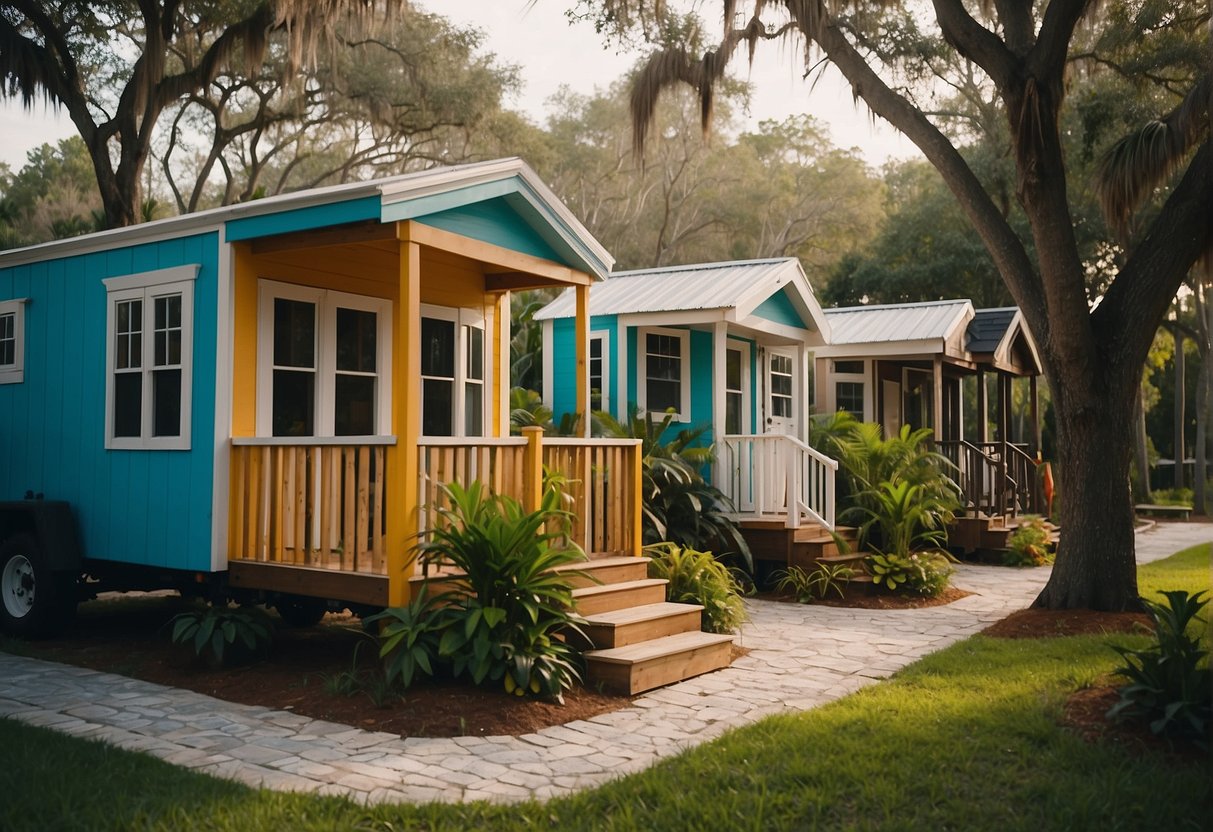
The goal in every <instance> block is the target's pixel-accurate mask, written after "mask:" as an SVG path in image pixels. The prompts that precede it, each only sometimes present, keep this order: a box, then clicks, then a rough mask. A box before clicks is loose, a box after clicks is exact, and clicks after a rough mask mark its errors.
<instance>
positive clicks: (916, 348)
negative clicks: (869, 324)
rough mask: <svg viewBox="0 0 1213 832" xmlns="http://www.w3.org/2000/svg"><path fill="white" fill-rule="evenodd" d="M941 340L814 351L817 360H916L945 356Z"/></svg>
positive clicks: (827, 346) (832, 345)
mask: <svg viewBox="0 0 1213 832" xmlns="http://www.w3.org/2000/svg"><path fill="white" fill-rule="evenodd" d="M945 347H946V343H945V342H944V340H943V339H942V338H924V339H922V340H917V341H877V342H875V343H869V344H829V345H826V346H823V347H819V348H818V349H816V350H814V354H815V355H816V356H817V357H818V358H843V359H846V358H886V359H899V360H900V359H905V360H916V359H919V358H933V357H934V356H936V355H942V354H945Z"/></svg>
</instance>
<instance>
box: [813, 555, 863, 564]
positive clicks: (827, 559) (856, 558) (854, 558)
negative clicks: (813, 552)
mask: <svg viewBox="0 0 1213 832" xmlns="http://www.w3.org/2000/svg"><path fill="white" fill-rule="evenodd" d="M867 556H868V555H867V553H866V552H853V553H851V554H849V555H822V556H821V557H819V558H818V559H817V562H818V563H857V562H860V561H862V560H864V558H866V557H867Z"/></svg>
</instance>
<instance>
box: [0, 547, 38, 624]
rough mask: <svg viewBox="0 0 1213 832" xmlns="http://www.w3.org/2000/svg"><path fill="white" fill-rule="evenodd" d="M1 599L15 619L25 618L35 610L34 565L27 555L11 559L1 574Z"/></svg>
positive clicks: (6, 610) (5, 608)
mask: <svg viewBox="0 0 1213 832" xmlns="http://www.w3.org/2000/svg"><path fill="white" fill-rule="evenodd" d="M0 597H3V599H4V610H5V612H7V613H8V614H9V615H10V616H12V617H13V618H24V617H25V616H27V615H29V612H30V610H32V609H33V608H34V565H33V564H32V563H30V560H29V558H27V557H26V556H25V555H17V556H16V557H12V558H9V561H8V563H6V564H5V565H4V571H3V573H0Z"/></svg>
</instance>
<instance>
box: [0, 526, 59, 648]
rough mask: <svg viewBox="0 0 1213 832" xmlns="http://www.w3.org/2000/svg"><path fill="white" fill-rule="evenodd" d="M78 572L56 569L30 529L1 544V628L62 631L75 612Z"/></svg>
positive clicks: (26, 632)
mask: <svg viewBox="0 0 1213 832" xmlns="http://www.w3.org/2000/svg"><path fill="white" fill-rule="evenodd" d="M75 584H76V581H75V576H74V575H72V574H70V573H66V572H55V571H53V570H52V569H51V568H50V566H49V565H48V564H47V562H46V556H45V555H44V554H43V552H42V547H41V546H40V545H39V544H38V539H37V538H36V537H34V535H32V534H30V533H28V532H22V533H21V534H16V535H13V536H12V537H10V538H8V539H7V540H5V541H4V543H3V544H0V629H2V630H4V631H5V632H7V633H12V634H13V635H16V636H22V637H24V638H42V637H45V636H51V635H55V634H56V633H59V632H62V631H63V630H64V628H66V627H67V626H68V625H69V624H71V622H72V619H73V618H74V617H75V614H76V594H75V589H76V587H75Z"/></svg>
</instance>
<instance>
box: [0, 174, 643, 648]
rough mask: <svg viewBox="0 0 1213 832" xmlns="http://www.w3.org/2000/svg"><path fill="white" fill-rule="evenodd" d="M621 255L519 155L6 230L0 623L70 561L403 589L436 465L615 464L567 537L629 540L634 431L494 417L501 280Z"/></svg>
mask: <svg viewBox="0 0 1213 832" xmlns="http://www.w3.org/2000/svg"><path fill="white" fill-rule="evenodd" d="M610 266H611V258H610V255H609V254H608V253H607V252H606V251H605V250H604V249H603V248H602V247H601V245H599V244H598V242H597V241H596V240H594V238H593V237H592V236H591V235H590V234H589V233H588V232H587V231H586V229H585V228H584V227H583V226H582V225H581V224H580V223H579V222H578V221H577V220H576V218H574V217H573V215H572V214H571V213H570V212H569V211H568V209H567V208H565V206H564V205H562V204H561V203H560V202H559V200H558V199H557V198H556V197H555V196H554V195H553V194H552V193H551V191H550V190H548V189H547V187H546V186H545V185H543V183H542V182H541V181H540V180H539V178H538V177H537V176H536V175H535V174H534V173H533V172H532V171H531V170H530V169H529V168H528V167H527V166H526V165H525V164H524V163H522V162H521V161H520V160H517V159H506V160H499V161H494V162H485V163H479V164H472V165H464V166H459V167H452V168H444V169H437V170H431V171H425V172H419V173H414V174H407V175H404V176H399V177H394V178H391V179H384V180H379V181H374V182H365V183H354V184H349V185H341V186H335V187H330V188H322V189H317V190H312V191H305V192H300V193H294V194H286V195H282V196H277V197H272V198H269V199H264V200H258V201H255V202H250V203H246V204H242V205H234V206H229V207H224V208H219V209H215V210H211V211H204V212H200V213H197V214H192V215H185V216H180V217H174V218H171V219H166V220H161V221H157V222H152V223H147V224H144V225H138V226H134V227H130V228H123V229H118V230H114V231H107V232H102V233H98V234H90V235H86V236H82V237H77V238H72V239H65V240H58V241H55V242H51V243H46V244H44V245H39V246H34V247H31V248H27V249H20V250H14V251H8V252H0V601H2V603H0V624H2V625H4V626H5V628H7V629H11V630H15V631H19V632H21V631H34V630H38V629H48V628H49V627H48V626H47V625H51V624H53V622H52V621H51V620H50V619H52V618H53V617H54V616H55V615H57V614H58V613H60V612H63V611H64V610H65V609H67V607H68V606H70V604H69V603H68V602H69V601H70V602H71V603H74V599H75V597H76V596H75V591H76V586H77V581H78V579H79V577H80V576H82V575H87V576H89V577H90V578H92V579H94V582H93V583H92V584H90V588H91V589H93V590H96V589H100V588H125V587H136V586H138V587H146V586H190V585H202V586H206V587H211V588H212V590H213V591H224V592H232V593H239V592H243V593H246V594H247V595H248V596H249V597H261V598H269V599H271V600H272V599H273V598H275V597H282V596H293V597H298V598H319V599H331V600H333V601H340V602H351V603H356V604H362V605H367V606H383V605H387V604H399V603H402V602H403V601H405V600H407V599H408V597H409V593H410V591H411V590H410V586H411V584H410V578H411V577H412V576H413V574H414V573H413V569H412V560H411V554H410V552H411V544H412V541H413V540H415V539H416V536H417V534H418V533H419V532H420V531H422V530H424V529H425V528H427V526H428V525H429V524H432V523H433V522H435V514H434V506H435V505H436V503H437V501H438V500H439V498H440V486H441V485H442V484H444V483H447V482H452V481H460V482H468V481H470V480H472V479H480V480H482V481H484V482H486V483H488V484H489V485H490V487H492V488H495V489H496V490H498V491H500V492H503V493H511V494H514V495H517V496H520V497H522V498H524V500H533V499H537V494H538V478H539V476H540V474H539V472H540V471H541V469H542V466H543V465H545V464H546V465H548V466H555V467H557V468H558V467H559V466H561V465H572V466H576V471H577V472H583V471H597V470H607V469H613V470H616V471H617V472H618V475H617V476H616V477H615V478H614V480H613V481H612V483H611V489H612V490H611V491H610V494H609V496H610V498H611V499H612V500H613V503H612V505H613V508H614V510H613V511H612V512H610V513H609V516H607V515H606V513H604V512H600V511H596V510H595V504H594V502H593V501H594V500H595V499H602V493H603V491H604V489H603V488H601V487H598V486H601V484H596V483H593V482H586V483H584V485H583V487H582V488H581V489H580V490H579V491H578V492H577V493H575V494H573V495H572V496H573V497H574V499H576V500H580V501H581V502H580V503H579V504H578V506H577V510H578V512H579V518H580V519H579V520H578V523H577V525H576V527H575V528H573V529H571V530H570V534H571V535H572V536H573V537H574V539H576V540H577V541H578V542H580V543H581V544H582V545H583V547H584V548H585V549H586V550H587V551H589V552H595V553H600V554H621V555H634V554H638V553H639V512H640V503H639V495H638V493H637V492H636V488H635V485H634V483H635V477H632V476H630V475H629V472H631V471H634V470H638V469H637V466H638V454H637V453H635V450H636V449H635V447H634V446H635V445H636V444H637V443H626V442H624V443H619V442H616V443H609V442H597V441H590V440H588V439H584V438H582V439H575V440H564V441H563V444H561V445H559V446H553V445H550V444H549V443H544V442H543V441H542V440H541V439H540V438H539V437H534V436H533V437H530V438H529V439H519V438H513V437H510V436H509V409H508V408H509V399H508V392H509V390H508V388H509V383H508V382H509V346H508V344H509V335H510V333H509V329H510V327H509V303H510V292H511V291H512V290H514V289H524V288H537V287H547V286H560V287H565V286H567V287H571V288H573V289H574V294H575V295H580V296H581V298H582V305H583V306H584V299H585V297H586V295H587V294H588V291H589V287H590V285H591V284H593V283H595V282H597V281H598V280H600V279H602V278H603V277H604V276H605V275H606V274H607V273H608V272H609V269H610ZM587 326H588V320H587V319H586V318H585V316H581V317H580V318H579V319H578V323H577V324H576V325H575V328H579V329H580V330H581V331H588V330H587ZM579 358H580V359H581V366H582V367H584V366H586V364H587V359H586V356H585V355H584V354H582V355H580V356H579ZM582 372H583V374H584V370H583V371H582ZM587 389H588V388H587ZM581 406H582V407H584V406H587V405H586V403H585V402H582V404H581ZM52 601H54V603H51V602H52Z"/></svg>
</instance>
